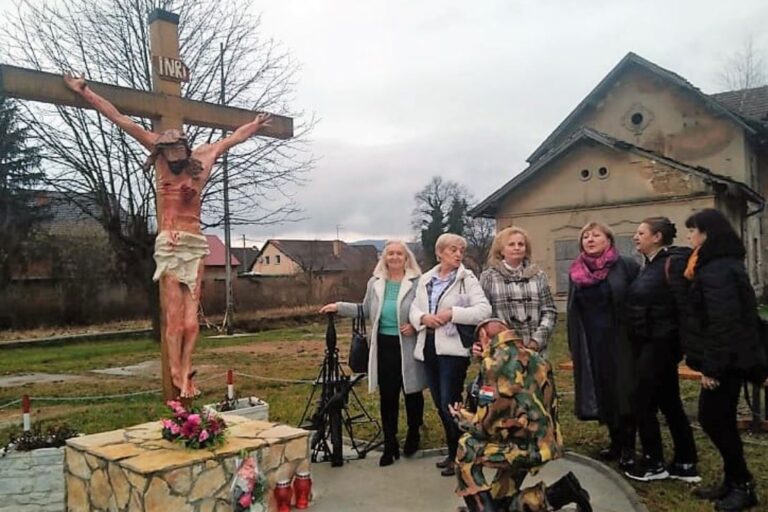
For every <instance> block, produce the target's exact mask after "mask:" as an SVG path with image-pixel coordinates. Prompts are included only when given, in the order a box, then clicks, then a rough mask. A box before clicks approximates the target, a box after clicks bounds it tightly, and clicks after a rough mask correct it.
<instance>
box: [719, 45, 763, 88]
mask: <svg viewBox="0 0 768 512" xmlns="http://www.w3.org/2000/svg"><path fill="white" fill-rule="evenodd" d="M720 81H721V83H722V85H723V87H725V88H727V89H728V90H737V89H752V88H754V87H760V86H762V85H766V84H767V83H768V62H766V57H765V54H764V53H763V52H762V51H760V49H759V48H756V47H755V40H754V38H753V37H749V38H747V39H746V40H745V41H744V44H743V46H742V48H741V50H739V51H737V52H735V53H734V54H733V55H731V56H730V57H729V58H728V60H726V62H725V64H724V66H723V70H722V71H721V73H720Z"/></svg>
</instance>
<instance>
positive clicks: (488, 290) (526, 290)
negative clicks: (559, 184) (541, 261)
mask: <svg viewBox="0 0 768 512" xmlns="http://www.w3.org/2000/svg"><path fill="white" fill-rule="evenodd" d="M488 263H489V267H488V269H486V270H485V271H484V272H483V273H482V275H481V276H480V286H482V288H483V291H484V292H485V296H486V297H488V301H489V302H490V303H491V308H493V313H492V316H494V317H498V318H501V319H503V320H504V321H505V322H506V323H507V325H509V326H510V327H511V328H512V329H514V331H515V332H516V333H517V334H518V335H519V336H520V337H521V338H522V339H523V343H524V344H525V346H526V347H527V348H530V349H533V350H536V351H539V352H540V351H543V350H544V349H546V348H547V344H548V343H549V339H550V337H551V336H552V332H553V331H554V329H555V322H556V321H557V308H556V307H555V300H554V299H553V298H552V292H551V291H550V289H549V280H548V279H547V274H545V273H544V271H543V270H541V269H540V268H539V267H537V266H536V265H534V264H532V263H531V243H530V239H529V238H528V233H527V232H526V231H525V230H524V229H522V228H518V227H515V226H512V227H509V228H506V229H502V230H501V231H500V232H499V233H498V234H497V235H496V238H494V239H493V245H492V246H491V251H490V255H489V257H488Z"/></svg>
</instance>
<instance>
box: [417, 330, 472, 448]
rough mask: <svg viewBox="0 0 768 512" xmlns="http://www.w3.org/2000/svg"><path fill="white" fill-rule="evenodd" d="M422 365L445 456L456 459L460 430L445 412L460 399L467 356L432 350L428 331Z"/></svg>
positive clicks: (449, 414)
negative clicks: (445, 445) (440, 428)
mask: <svg viewBox="0 0 768 512" xmlns="http://www.w3.org/2000/svg"><path fill="white" fill-rule="evenodd" d="M424 366H425V368H426V370H427V385H428V386H429V392H430V393H431V394H432V401H433V402H435V407H436V408H437V413H438V415H439V416H440V422H441V423H442V424H443V431H444V432H445V442H446V444H447V445H448V456H449V457H450V459H451V460H454V459H455V458H456V451H457V449H458V447H459V437H460V436H461V431H459V426H458V425H457V424H456V421H454V419H453V416H451V413H450V412H449V411H448V406H449V405H453V404H454V403H455V402H461V392H462V391H463V390H464V379H466V377H467V367H468V366H469V357H460V356H440V355H437V352H436V351H435V333H434V331H428V332H427V339H426V344H425V345H424Z"/></svg>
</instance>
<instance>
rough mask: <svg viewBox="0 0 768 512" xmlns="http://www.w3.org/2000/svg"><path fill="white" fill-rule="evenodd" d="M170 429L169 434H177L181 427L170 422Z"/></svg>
mask: <svg viewBox="0 0 768 512" xmlns="http://www.w3.org/2000/svg"><path fill="white" fill-rule="evenodd" d="M170 429H171V434H173V435H175V436H177V435H179V432H181V429H180V428H179V426H178V425H177V424H175V423H171V426H170Z"/></svg>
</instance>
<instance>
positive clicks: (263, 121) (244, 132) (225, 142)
mask: <svg viewBox="0 0 768 512" xmlns="http://www.w3.org/2000/svg"><path fill="white" fill-rule="evenodd" d="M269 118H270V115H269V114H267V113H263V114H258V115H257V116H256V119H254V120H253V121H251V122H250V123H245V124H244V125H242V126H240V127H239V128H238V129H237V130H235V131H234V132H232V135H230V136H229V137H225V138H223V139H221V140H220V141H218V142H214V143H213V144H211V147H212V149H213V150H214V153H215V158H214V160H216V158H218V157H219V156H221V155H223V154H224V153H226V152H227V151H229V150H230V149H231V148H232V147H233V146H237V145H238V144H240V143H242V142H245V141H246V140H248V139H249V138H251V137H252V136H254V135H256V133H257V132H258V131H259V130H260V129H261V128H262V127H263V126H269Z"/></svg>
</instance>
